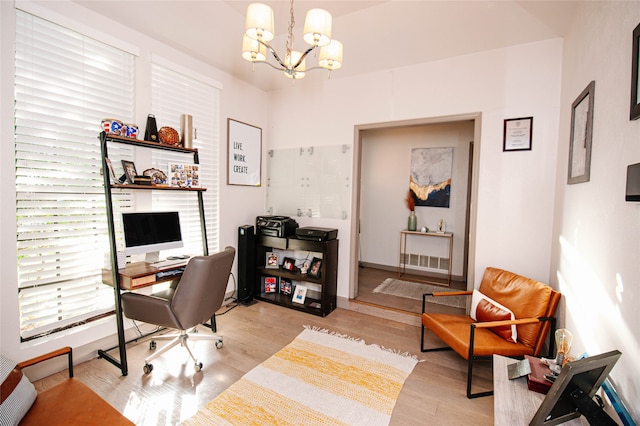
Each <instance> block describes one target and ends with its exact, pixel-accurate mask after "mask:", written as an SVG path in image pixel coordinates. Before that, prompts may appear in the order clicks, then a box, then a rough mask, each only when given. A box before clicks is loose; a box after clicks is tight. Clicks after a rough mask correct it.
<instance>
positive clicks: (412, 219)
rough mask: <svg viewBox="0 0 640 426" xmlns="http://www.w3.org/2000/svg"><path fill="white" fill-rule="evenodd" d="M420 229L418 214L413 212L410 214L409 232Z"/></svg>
mask: <svg viewBox="0 0 640 426" xmlns="http://www.w3.org/2000/svg"><path fill="white" fill-rule="evenodd" d="M417 228H418V218H417V217H416V212H415V211H414V210H411V213H409V222H408V224H407V230H409V231H415V230H416V229H417Z"/></svg>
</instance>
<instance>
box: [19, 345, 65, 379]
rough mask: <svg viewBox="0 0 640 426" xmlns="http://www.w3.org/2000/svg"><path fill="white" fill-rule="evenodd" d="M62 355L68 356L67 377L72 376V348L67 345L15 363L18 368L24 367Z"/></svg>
mask: <svg viewBox="0 0 640 426" xmlns="http://www.w3.org/2000/svg"><path fill="white" fill-rule="evenodd" d="M62 355H68V356H69V377H73V349H71V347H69V346H65V347H63V348H60V349H56V350H55V351H51V352H49V353H46V354H43V355H40V356H37V357H35V358H31V359H28V360H26V361H22V362H19V363H18V364H17V366H18V368H20V369H23V368H26V367H30V366H32V365H36V364H39V363H41V362H43V361H47V360H49V359H52V358H56V357H59V356H62Z"/></svg>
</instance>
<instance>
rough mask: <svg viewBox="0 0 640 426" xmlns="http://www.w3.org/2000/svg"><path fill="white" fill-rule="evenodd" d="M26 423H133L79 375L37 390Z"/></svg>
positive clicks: (53, 425) (24, 420)
mask: <svg viewBox="0 0 640 426" xmlns="http://www.w3.org/2000/svg"><path fill="white" fill-rule="evenodd" d="M26 425H47V426H56V425H59V426H67V425H83V426H87V425H96V426H97V425H109V426H117V425H133V422H131V421H130V420H129V419H127V418H126V417H125V416H123V415H122V414H120V413H119V412H118V410H116V409H115V408H113V407H112V406H111V405H109V403H108V402H107V401H105V400H104V399H102V398H101V397H100V396H99V395H98V394H97V393H95V392H94V391H93V390H91V389H90V388H89V387H87V386H86V385H85V384H84V383H82V382H81V381H79V380H78V379H73V378H71V379H67V380H65V381H63V382H61V383H58V384H57V385H55V386H53V387H51V388H49V389H47V390H45V391H43V392H40V393H39V394H38V398H37V399H36V402H35V404H33V408H32V409H31V411H29V412H28V413H27V415H26V416H24V419H23V421H22V423H21V426H26Z"/></svg>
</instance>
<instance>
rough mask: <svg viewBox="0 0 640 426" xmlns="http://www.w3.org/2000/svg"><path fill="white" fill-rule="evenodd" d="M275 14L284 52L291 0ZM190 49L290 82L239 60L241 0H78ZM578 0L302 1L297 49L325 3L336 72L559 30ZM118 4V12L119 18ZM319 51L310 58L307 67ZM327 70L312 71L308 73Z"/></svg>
mask: <svg viewBox="0 0 640 426" xmlns="http://www.w3.org/2000/svg"><path fill="white" fill-rule="evenodd" d="M262 1H263V2H264V3H266V4H268V5H270V6H271V7H272V8H273V10H274V13H275V25H276V32H277V36H276V38H275V39H274V41H273V42H272V45H273V46H274V48H275V49H276V51H277V52H278V54H279V55H281V56H283V53H282V52H284V43H285V39H286V30H287V26H288V20H289V5H290V4H289V1H287V0H275V1H274V0H262ZM75 2H76V3H79V4H81V5H82V6H84V7H86V8H88V9H91V10H93V11H94V12H97V13H99V14H102V15H105V16H107V17H109V18H111V19H116V20H117V21H118V22H120V23H121V24H123V25H126V26H129V27H132V28H134V29H135V30H137V31H139V32H141V33H143V34H145V35H147V36H150V37H152V38H154V39H157V40H159V41H161V42H163V43H165V44H167V45H169V46H172V47H174V48H176V49H178V50H180V51H183V52H185V53H187V54H189V55H190V56H192V57H194V58H196V59H198V60H200V61H202V62H204V63H207V64H210V65H212V66H214V67H216V68H219V69H221V70H223V71H225V72H228V73H230V74H233V75H234V76H236V77H238V78H240V79H243V80H245V81H247V82H249V83H251V84H253V85H255V86H257V87H259V88H261V89H263V90H271V89H274V88H277V87H281V86H282V85H283V84H285V85H286V84H291V82H290V80H289V79H287V78H285V77H284V76H283V75H282V74H281V73H278V72H276V71H275V70H273V69H272V68H270V67H269V66H267V65H264V64H258V65H256V66H255V71H252V65H251V64H250V63H249V62H247V61H245V60H244V59H242V57H241V47H242V34H243V32H244V14H245V11H246V8H247V6H248V5H249V4H250V3H252V2H251V1H241V0H225V1H222V0H194V1H192V0H162V1H160V0H155V1H150V0H127V1H119V0H75ZM580 3H582V2H581V1H575V0H570V1H553V0H552V1H537V0H536V1H534V0H530V1H511V0H499V1H481V0H474V1H457V0H449V1H435V0H434V1H431V0H429V1H419V0H413V1H403V0H382V1H365V0H352V1H334V0H297V1H296V2H295V5H294V6H295V19H296V27H295V30H294V37H296V42H295V44H294V48H298V49H299V50H302V49H303V48H304V46H306V45H305V43H304V42H303V41H302V26H303V25H304V17H305V14H306V12H307V10H309V9H311V8H314V7H321V8H324V9H326V10H328V11H329V12H330V13H331V14H332V16H333V37H334V38H336V39H337V40H340V41H341V42H342V43H343V44H344V62H343V67H342V68H341V69H340V70H338V71H334V72H333V73H332V76H331V78H340V77H342V76H352V75H357V74H361V73H366V72H370V71H379V70H383V69H389V68H396V67H402V66H407V65H413V64H417V63H422V62H429V61H434V60H439V59H444V58H448V57H453V56H458V55H465V54H470V53H474V52H479V51H484V50H490V49H496V48H501V47H505V46H511V45H517V44H522V43H530V42H535V41H540V40H545V39H550V38H555V37H562V36H563V34H564V32H565V31H566V30H567V29H568V28H569V27H570V25H571V22H572V19H573V16H574V15H575V10H576V8H577V7H579V6H580ZM114 11H119V12H118V13H117V16H116V17H115V18H114ZM314 63H315V59H314V58H312V57H311V58H309V59H307V68H309V67H311V66H313V64H314ZM324 78H326V72H324V71H312V72H309V73H307V77H306V78H305V80H302V81H301V82H298V83H297V84H304V82H306V81H307V80H312V79H324Z"/></svg>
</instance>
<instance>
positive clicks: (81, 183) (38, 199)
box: [14, 10, 135, 339]
mask: <svg viewBox="0 0 640 426" xmlns="http://www.w3.org/2000/svg"><path fill="white" fill-rule="evenodd" d="M16 14H17V15H16V52H15V112H14V114H15V155H16V165H15V166H16V167H15V173H16V221H17V252H18V258H17V267H18V294H19V304H20V329H21V336H22V338H23V339H30V338H34V336H40V335H42V334H43V333H44V334H46V333H50V332H52V331H55V330H57V329H60V328H64V327H67V326H70V325H75V324H80V323H83V322H84V321H86V320H88V319H90V318H93V317H96V316H99V315H101V314H104V313H105V312H108V311H110V310H112V309H113V291H112V289H111V288H110V287H108V286H106V285H104V284H102V278H101V270H102V267H103V266H104V258H105V254H106V252H107V251H108V250H109V243H108V237H107V221H106V210H105V199H104V190H103V181H102V176H101V158H100V144H99V141H98V138H97V136H98V133H99V131H100V130H101V129H100V123H101V120H102V119H103V118H106V117H114V118H118V119H120V120H123V121H125V122H132V120H133V117H134V81H135V78H134V57H133V55H131V54H128V53H126V52H123V51H121V50H118V49H116V48H113V47H111V46H109V45H106V44H104V43H101V42H99V41H96V40H93V39H91V38H88V37H86V36H83V35H81V34H78V33H76V32H74V31H71V30H68V29H66V28H63V27H61V26H59V25H56V24H54V23H52V22H49V21H46V20H43V19H40V18H38V17H36V16H33V15H30V14H28V13H25V12H23V11H20V10H17V11H16ZM121 199H122V202H124V203H125V204H126V203H127V202H128V201H127V196H126V195H123V196H121Z"/></svg>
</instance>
